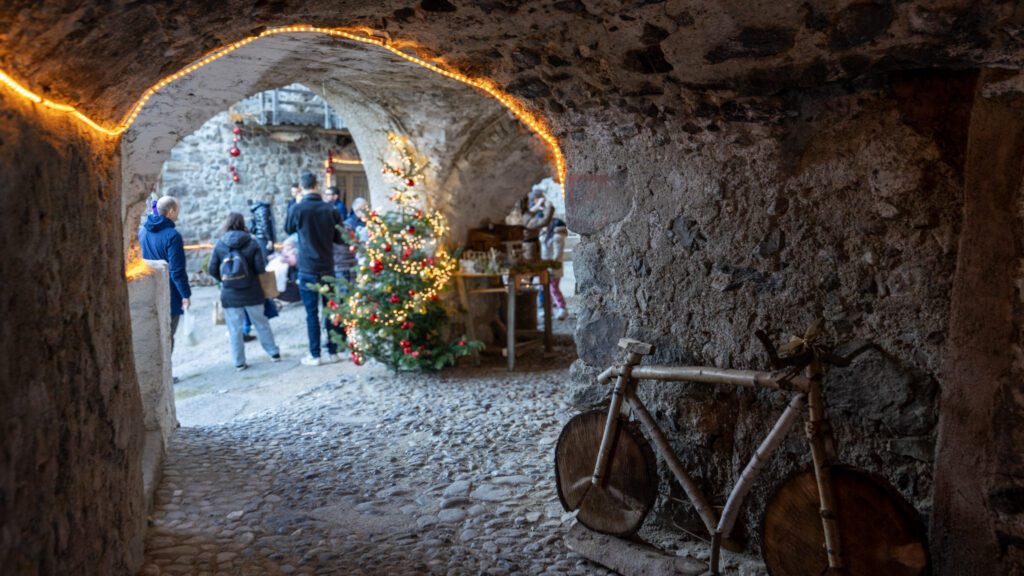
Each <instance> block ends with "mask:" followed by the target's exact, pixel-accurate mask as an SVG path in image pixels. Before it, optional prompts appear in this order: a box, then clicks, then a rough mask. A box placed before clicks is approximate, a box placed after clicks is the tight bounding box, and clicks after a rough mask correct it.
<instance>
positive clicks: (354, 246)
mask: <svg viewBox="0 0 1024 576" xmlns="http://www.w3.org/2000/svg"><path fill="white" fill-rule="evenodd" d="M357 250H359V248H357V247H356V245H355V244H353V245H351V246H349V247H348V251H349V252H351V253H353V254H355V253H356V251H357Z"/></svg>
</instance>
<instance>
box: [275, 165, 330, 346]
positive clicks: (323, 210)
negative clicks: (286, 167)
mask: <svg viewBox="0 0 1024 576" xmlns="http://www.w3.org/2000/svg"><path fill="white" fill-rule="evenodd" d="M299 185H300V186H302V200H301V201H299V203H298V204H296V205H295V207H294V208H292V211H291V212H290V213H289V214H288V220H287V222H285V225H284V230H285V232H287V233H288V234H297V235H298V238H299V262H298V264H299V265H298V268H299V275H298V284H299V295H300V296H301V297H302V303H303V304H304V305H305V307H306V335H307V336H308V337H309V356H307V357H305V358H303V359H302V363H303V364H305V365H307V366H319V365H321V364H330V363H333V362H337V361H339V360H340V359H341V357H340V355H339V354H338V345H337V343H336V342H335V341H334V338H332V337H331V334H339V335H341V337H344V332H343V331H342V329H341V327H339V326H335V325H334V324H332V323H331V322H330V320H329V319H328V317H327V314H324V319H323V324H324V326H325V328H326V329H327V356H326V357H324V358H321V357H320V310H319V307H320V303H321V302H322V303H323V305H324V308H325V309H326V308H327V297H326V296H324V295H322V294H320V293H319V292H317V291H316V290H314V289H311V288H310V287H309V286H310V285H311V284H318V283H320V282H321V281H322V279H323V277H324V276H332V275H333V274H334V245H335V244H341V243H342V240H341V230H339V225H340V224H341V215H340V214H338V211H337V210H335V209H334V207H333V206H331V205H330V204H327V203H326V202H324V201H323V198H322V197H321V196H320V195H319V194H317V193H316V176H314V175H313V174H312V173H310V172H304V173H303V174H302V177H301V178H300V179H299ZM325 311H326V310H325Z"/></svg>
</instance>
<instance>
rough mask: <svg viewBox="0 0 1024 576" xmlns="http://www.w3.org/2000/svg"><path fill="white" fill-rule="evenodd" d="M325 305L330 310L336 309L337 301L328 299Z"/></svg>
mask: <svg viewBox="0 0 1024 576" xmlns="http://www.w3.org/2000/svg"><path fill="white" fill-rule="evenodd" d="M327 307H328V308H330V309H331V310H337V309H338V303H337V302H335V301H334V300H328V301H327Z"/></svg>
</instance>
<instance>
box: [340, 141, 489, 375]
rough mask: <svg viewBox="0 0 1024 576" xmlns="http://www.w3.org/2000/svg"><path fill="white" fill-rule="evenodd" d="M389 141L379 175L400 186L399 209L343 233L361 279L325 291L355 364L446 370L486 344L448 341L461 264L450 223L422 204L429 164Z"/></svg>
mask: <svg viewBox="0 0 1024 576" xmlns="http://www.w3.org/2000/svg"><path fill="white" fill-rule="evenodd" d="M388 142H389V144H390V145H391V148H390V158H388V159H382V164H383V168H382V170H381V172H382V173H383V175H384V178H385V179H386V180H390V181H392V182H393V183H394V185H393V186H392V194H391V196H390V198H389V199H390V200H391V203H392V205H393V208H392V209H390V210H388V211H386V212H384V213H378V212H376V211H374V212H370V213H369V214H368V215H367V217H366V227H365V228H364V229H362V230H360V231H359V232H357V231H355V230H345V231H344V236H345V240H346V242H347V243H348V245H349V249H350V250H352V251H353V252H355V254H356V256H357V262H358V267H357V269H356V271H355V277H354V279H353V281H351V282H348V281H345V280H335V281H333V282H330V283H329V284H326V285H323V286H322V287H321V290H322V291H324V292H325V293H326V294H327V295H328V297H329V299H330V300H329V303H328V308H329V309H330V314H331V321H332V322H334V323H335V324H336V325H337V324H344V325H345V327H346V333H347V340H346V341H344V342H339V344H341V345H345V346H348V348H349V349H350V350H351V354H352V361H353V362H355V363H356V364H358V365H361V364H363V363H364V362H365V361H366V359H367V358H373V359H375V360H377V361H379V362H382V363H384V364H386V365H388V366H390V367H392V368H395V369H406V370H408V369H415V368H430V369H434V370H440V369H441V368H443V367H444V366H446V365H449V364H454V363H455V359H456V358H457V357H459V356H465V355H467V354H469V353H470V352H472V351H474V350H478V349H480V348H482V347H483V345H482V344H481V343H479V342H471V341H467V340H466V338H465V337H462V338H456V339H454V340H449V339H446V338H445V330H446V328H447V324H448V313H447V311H446V309H445V306H444V304H443V302H442V301H441V298H440V295H441V293H442V292H443V291H444V289H445V288H446V287H447V285H448V282H449V280H450V279H451V275H452V272H453V271H454V270H455V267H456V261H455V260H454V259H453V258H452V257H451V255H450V254H448V252H447V250H446V249H445V247H444V244H443V243H442V238H443V237H444V235H445V233H446V232H447V230H448V227H447V223H446V220H445V218H444V215H443V214H441V213H440V212H438V211H433V210H429V209H428V208H427V207H425V206H423V204H422V203H421V201H420V198H419V194H418V190H417V187H418V185H419V184H420V183H421V181H422V177H423V173H424V170H425V168H426V164H425V162H423V161H421V160H419V159H418V158H417V156H416V154H415V152H414V151H413V150H412V149H411V148H410V147H409V145H408V144H407V143H406V142H404V141H403V140H402V139H400V138H399V137H397V136H395V135H389V136H388ZM334 337H337V336H334Z"/></svg>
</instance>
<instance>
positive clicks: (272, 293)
mask: <svg viewBox="0 0 1024 576" xmlns="http://www.w3.org/2000/svg"><path fill="white" fill-rule="evenodd" d="M260 287H261V288H263V297H264V298H266V299H268V300H269V299H271V298H277V295H278V294H280V293H281V292H280V291H279V290H278V289H277V276H276V275H275V274H274V272H273V271H272V270H271V271H269V272H264V273H262V274H260Z"/></svg>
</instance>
